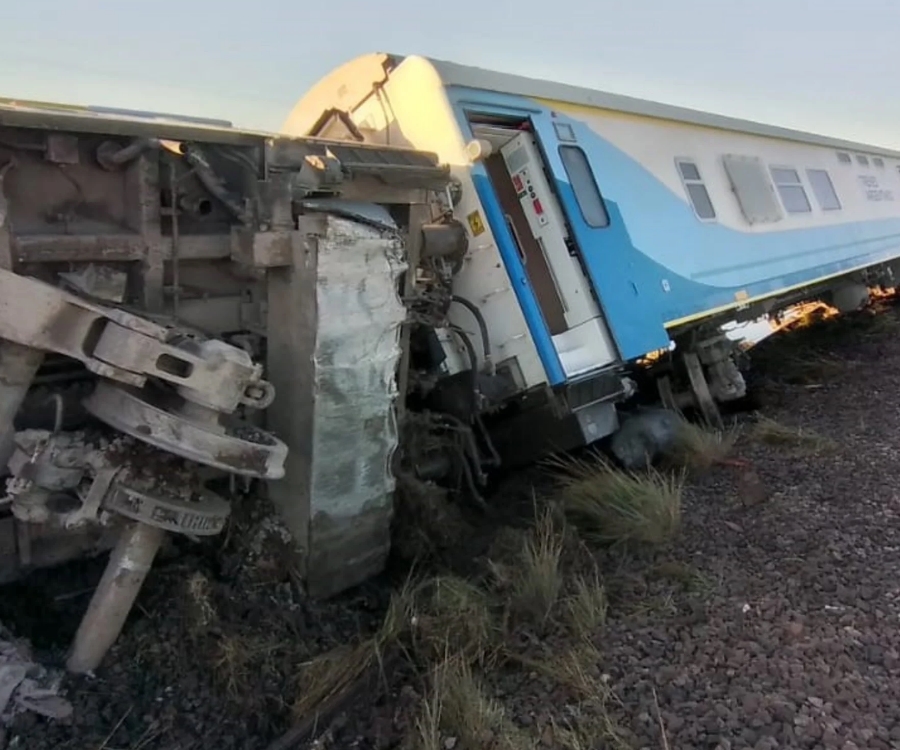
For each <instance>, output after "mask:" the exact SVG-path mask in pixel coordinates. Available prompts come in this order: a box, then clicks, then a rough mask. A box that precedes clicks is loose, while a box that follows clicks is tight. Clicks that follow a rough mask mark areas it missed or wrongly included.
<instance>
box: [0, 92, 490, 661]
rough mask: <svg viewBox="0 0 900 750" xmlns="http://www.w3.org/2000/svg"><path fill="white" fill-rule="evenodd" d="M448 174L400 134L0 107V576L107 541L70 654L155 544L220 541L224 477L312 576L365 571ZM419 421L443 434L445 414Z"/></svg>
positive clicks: (140, 572)
mask: <svg viewBox="0 0 900 750" xmlns="http://www.w3.org/2000/svg"><path fill="white" fill-rule="evenodd" d="M448 178H449V175H448V172H447V170H446V168H445V167H442V166H440V165H438V163H437V161H436V159H435V158H434V156H433V155H430V154H423V153H418V152H413V151H410V150H406V149H394V148H379V147H367V146H357V145H353V146H348V145H346V144H345V145H342V144H335V143H332V144H327V143H326V142H323V141H315V140H311V139H280V138H274V139H272V138H266V137H263V136H259V135H254V134H246V133H240V132H236V131H234V132H232V131H225V130H212V129H208V128H207V129H204V128H198V127H196V126H193V125H186V124H177V123H162V124H161V123H159V122H155V123H145V122H139V121H137V120H134V119H124V118H115V117H108V118H101V117H97V116H91V115H80V114H72V113H68V114H62V113H52V112H47V111H43V112H41V111H36V110H28V109H12V108H9V109H2V110H0V467H2V468H3V469H6V471H0V476H4V475H5V477H6V480H5V492H0V583H7V582H11V581H14V580H18V579H22V578H24V577H26V576H27V575H28V573H29V572H30V571H33V570H35V569H38V568H51V567H54V566H56V565H59V564H61V563H65V562H67V561H71V560H74V559H77V558H80V557H87V556H95V555H99V554H101V553H105V552H110V555H109V562H108V565H107V568H106V572H105V574H104V575H103V578H102V580H101V581H100V583H99V586H98V587H97V589H96V590H95V591H94V594H93V597H92V599H91V602H90V604H89V606H88V608H87V611H86V612H85V614H84V618H83V620H82V622H81V624H80V627H79V629H78V632H77V635H76V637H75V641H74V643H73V645H72V648H71V650H70V654H69V657H68V668H69V669H70V670H71V671H73V672H79V673H81V672H89V671H91V670H93V669H94V668H95V667H97V666H98V665H99V664H100V663H101V661H102V659H103V657H104V655H105V653H106V652H107V650H108V648H109V647H110V645H111V644H112V643H113V642H114V640H115V639H116V637H117V635H118V633H119V632H120V630H121V628H122V626H123V623H124V621H125V618H126V616H127V614H128V612H129V609H130V607H131V605H132V603H133V602H134V600H135V597H136V596H137V594H138V592H139V589H140V588H141V585H142V583H143V581H144V579H145V577H146V575H147V573H148V571H149V570H150V567H151V565H152V563H153V560H154V558H155V556H156V554H157V551H158V550H159V549H160V546H161V545H162V544H163V543H164V542H165V541H166V536H167V535H169V534H179V535H183V536H185V537H188V538H191V539H194V540H198V539H199V538H201V537H209V536H211V535H217V534H221V533H222V532H223V529H225V528H226V526H227V524H228V520H229V516H230V513H231V508H232V500H233V499H235V498H236V497H238V496H239V495H240V494H241V491H242V490H243V491H244V493H245V494H253V495H259V494H262V493H264V494H267V495H268V497H269V498H270V499H271V501H272V503H273V505H274V506H275V507H276V508H277V509H278V511H279V512H280V515H281V519H282V522H283V524H284V525H285V526H286V527H287V529H288V530H289V532H290V534H291V537H292V541H293V546H294V548H295V552H296V557H297V569H298V570H299V571H300V573H301V574H302V575H303V576H304V579H305V580H304V582H305V583H306V586H307V589H308V590H309V592H310V593H312V594H314V595H327V594H330V593H335V592H337V591H341V590H343V589H346V588H347V587H349V586H351V585H354V584H355V583H358V582H360V581H361V580H363V579H365V578H366V577H368V576H370V575H372V574H373V573H377V572H378V571H379V569H380V568H381V567H382V566H383V562H384V559H385V558H386V556H387V550H388V546H389V536H390V524H391V505H392V493H393V490H394V481H395V480H394V471H393V466H392V464H393V463H396V460H395V454H396V453H397V450H396V449H397V447H398V442H399V438H398V427H397V417H398V411H400V412H401V415H400V416H401V417H402V412H403V409H402V406H403V404H402V401H401V402H399V403H398V400H397V393H398V387H397V379H396V373H397V372H400V373H401V381H404V380H405V377H404V376H403V373H406V372H407V368H406V361H407V359H408V358H409V357H410V356H414V357H416V358H418V357H420V354H419V353H418V350H416V353H413V354H411V349H410V347H409V346H407V339H408V337H409V327H408V326H406V325H405V321H406V319H407V309H406V306H407V305H409V306H410V307H411V308H412V310H413V315H414V316H420V317H421V319H423V320H428V321H433V320H434V318H435V316H438V317H439V316H440V315H441V312H442V310H443V309H444V307H443V306H445V305H446V304H449V303H451V302H452V300H450V299H449V298H447V297H445V296H442V292H441V289H442V286H441V284H440V283H439V281H435V282H434V283H426V285H425V286H424V287H422V286H421V284H417V282H416V279H417V277H418V276H424V277H429V274H431V278H433V279H436V280H439V278H440V277H441V275H442V274H446V273H447V271H446V269H447V268H450V267H452V265H453V264H454V263H459V262H460V259H461V257H462V254H464V252H465V233H464V232H463V231H462V228H461V227H460V226H458V225H456V224H455V223H453V222H450V221H447V220H446V216H445V215H444V214H445V212H444V210H443V209H442V208H441V205H440V200H442V199H443V197H444V196H445V195H446V188H447V184H448ZM419 265H421V266H422V270H421V271H420V272H419V273H415V272H410V273H407V269H408V268H409V267H410V266H411V267H412V268H413V269H416V267H417V266H419ZM417 290H418V291H417ZM418 343H419V342H418V341H417V345H418ZM424 346H425V348H426V349H427V341H426V342H425V344H424ZM426 356H427V355H426ZM263 363H265V366H264V365H263ZM406 388H407V385H406V383H405V382H401V383H400V392H401V393H405V392H406ZM460 393H465V394H467V395H464V396H462V397H459V398H460V401H459V403H460V404H462V405H463V407H468V406H469V401H468V399H469V398H470V397H474V394H475V390H474V389H473V387H472V384H471V383H469V382H464V383H461V390H460ZM451 398H452V397H451ZM273 405H274V407H275V408H270V407H273ZM398 407H399V409H398ZM461 418H462V417H461ZM413 421H416V420H413ZM417 421H418V423H424V424H427V427H428V429H427V430H426V433H427V439H426V440H424V441H423V443H422V446H421V448H422V449H423V450H426V443H428V440H429V439H430V440H431V441H432V443H434V442H435V440H437V442H438V443H443V444H444V445H451V446H457V445H459V446H460V450H461V451H465V450H466V448H465V440H466V439H467V438H469V437H470V436H471V432H469V433H465V430H463V431H461V432H459V433H458V434H457V433H453V435H452V437H451V438H446V437H444V438H443V439H442V433H443V432H446V431H450V432H452V431H453V430H454V429H455V428H457V427H459V425H457V424H456V423H455V422H454V421H453V418H452V416H450V415H449V414H447V415H445V416H443V417H441V418H440V419H438V418H435V417H427V416H425V415H424V414H423V415H420V416H419V417H417ZM401 424H406V422H401ZM403 429H404V430H406V429H407V428H406V427H403ZM463 434H466V438H462V437H460V435H463ZM445 452H446V451H445ZM401 454H402V451H401ZM449 455H451V456H456V455H459V451H454V450H450V451H449ZM396 459H399V460H400V461H401V462H403V461H408V460H409V459H408V457H406V456H402V455H398V456H396ZM420 460H423V461H424V458H422V459H420ZM251 490H252V493H251V492H250V491H251Z"/></svg>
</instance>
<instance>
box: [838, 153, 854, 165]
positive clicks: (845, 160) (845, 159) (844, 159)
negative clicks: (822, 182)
mask: <svg viewBox="0 0 900 750" xmlns="http://www.w3.org/2000/svg"><path fill="white" fill-rule="evenodd" d="M837 157H838V161H839V162H841V163H842V164H851V163H852V159H851V158H850V154H845V153H844V152H843V151H838V155H837Z"/></svg>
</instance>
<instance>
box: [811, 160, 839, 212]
mask: <svg viewBox="0 0 900 750" xmlns="http://www.w3.org/2000/svg"><path fill="white" fill-rule="evenodd" d="M806 177H807V179H808V180H809V184H810V185H811V186H812V190H813V194H814V195H815V196H816V200H817V201H818V203H819V206H820V207H821V209H822V210H823V211H838V210H840V208H841V201H840V200H839V199H838V197H837V193H836V192H835V190H834V184H833V183H832V182H831V176H830V175H829V174H828V171H827V170H825V169H807V170H806Z"/></svg>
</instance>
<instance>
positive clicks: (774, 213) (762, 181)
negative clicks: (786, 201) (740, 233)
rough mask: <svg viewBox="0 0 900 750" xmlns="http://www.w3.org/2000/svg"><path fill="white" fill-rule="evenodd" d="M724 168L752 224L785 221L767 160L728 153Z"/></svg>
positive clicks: (723, 159)
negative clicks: (767, 166)
mask: <svg viewBox="0 0 900 750" xmlns="http://www.w3.org/2000/svg"><path fill="white" fill-rule="evenodd" d="M722 165H723V166H724V167H725V173H726V174H727V175H728V180H729V182H730V183H731V189H732V190H733V191H734V195H735V197H736V198H737V199H738V203H739V204H740V206H741V212H742V213H743V214H744V218H746V219H747V223H748V224H773V223H775V222H776V221H781V220H782V219H783V218H784V212H783V211H782V208H781V203H779V201H778V197H777V196H776V195H775V188H774V186H773V185H772V180H771V178H770V177H769V172H768V170H767V169H766V165H765V164H764V163H763V160H762V159H760V158H759V157H758V156H742V155H740V154H724V155H723V156H722Z"/></svg>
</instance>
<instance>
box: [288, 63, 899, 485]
mask: <svg viewBox="0 0 900 750" xmlns="http://www.w3.org/2000/svg"><path fill="white" fill-rule="evenodd" d="M283 130H284V131H285V132H286V133H289V134H293V135H313V136H325V137H329V138H339V139H343V140H345V141H347V142H350V143H359V144H366V143H377V144H384V145H388V144H390V145H394V146H404V147H412V148H417V149H424V150H427V151H430V152H434V153H436V154H437V155H438V157H439V159H440V160H441V161H443V162H446V163H448V164H449V165H450V167H451V171H452V173H453V178H454V183H453V185H452V187H451V200H452V204H453V207H454V208H453V212H454V216H455V217H456V218H457V219H458V220H459V221H460V222H461V223H463V224H464V226H465V228H466V231H467V234H468V238H469V244H470V248H469V252H468V253H467V255H466V256H465V258H464V259H463V260H462V263H460V264H459V265H458V266H457V267H456V268H455V269H454V273H453V276H452V280H451V282H450V284H449V287H448V292H447V293H448V294H450V295H451V297H450V298H451V299H452V300H453V304H451V305H450V306H449V307H448V309H447V321H448V325H447V326H445V327H443V328H442V327H439V326H428V325H421V326H419V327H418V329H417V330H416V331H415V332H414V335H413V340H414V341H415V342H418V344H419V345H418V348H417V349H415V350H414V351H415V353H416V356H415V358H414V360H413V366H414V371H415V372H416V376H417V377H418V379H419V381H420V382H422V383H425V384H426V386H427V390H428V391H429V393H428V396H429V397H430V398H431V401H432V402H433V403H434V404H435V405H436V408H440V405H441V404H443V405H444V408H449V407H447V405H448V404H450V406H452V407H453V408H454V409H455V415H456V416H457V417H460V418H467V419H469V418H470V421H477V420H483V421H484V422H485V423H487V424H488V425H489V428H490V431H491V433H492V434H493V436H494V448H495V449H496V450H497V451H498V452H499V454H500V455H501V457H502V458H503V459H504V461H506V462H507V463H508V462H510V461H516V460H519V459H523V460H524V459H526V458H529V457H532V456H533V455H534V453H535V452H536V451H539V450H542V449H543V448H542V446H546V445H547V444H548V443H549V444H552V445H555V446H557V447H566V446H575V445H581V444H586V443H592V442H594V441H596V440H598V439H601V438H605V437H608V436H611V435H612V436H614V437H613V441H612V444H613V449H614V450H615V449H616V438H615V435H617V434H618V435H622V433H621V432H618V431H619V427H620V424H621V420H622V418H623V415H625V414H626V413H627V411H628V408H629V406H630V405H632V404H634V403H636V402H637V401H639V400H641V399H644V400H650V399H659V400H661V401H662V402H663V403H664V404H665V405H667V406H677V407H682V408H686V407H692V408H694V409H697V410H699V412H700V413H701V414H702V415H703V416H704V417H706V418H707V419H709V420H711V421H717V420H719V419H720V416H719V415H720V407H721V405H723V404H726V403H728V402H730V401H735V400H739V399H741V398H742V397H743V396H744V394H745V391H746V385H745V381H744V377H743V374H742V370H741V368H740V367H738V361H737V359H736V353H737V348H736V347H737V342H736V341H735V340H734V338H730V337H729V336H728V335H726V333H725V332H723V330H722V326H723V325H726V324H728V323H730V322H732V321H737V322H745V321H751V320H755V319H757V318H760V317H762V316H766V315H769V316H773V315H776V314H778V313H779V311H782V310H784V309H785V308H786V307H788V306H790V305H793V304H796V303H798V302H801V301H803V300H808V299H823V300H825V301H827V302H829V303H830V304H832V305H834V306H836V307H837V308H838V309H840V310H849V309H853V308H856V307H858V306H860V305H862V304H863V303H864V302H865V300H866V298H867V295H868V293H869V292H868V290H869V289H870V288H872V287H877V286H879V285H883V286H893V285H894V283H895V274H896V272H897V270H898V262H900V201H898V200H897V196H898V195H900V153H898V152H896V151H890V150H886V149H881V148H876V147H872V146H865V145H862V144H857V143H849V142H845V141H841V140H837V139H832V138H826V137H822V136H818V135H813V134H808V133H802V132H796V131H791V130H786V129H783V128H778V127H771V126H767V125H761V124H758V123H754V122H746V121H741V120H736V119H731V118H727V117H722V116H717V115H713V114H708V113H704V112H697V111H691V110H686V109H681V108H678V107H673V106H666V105H662V104H657V103H653V102H648V101H642V100H638V99H633V98H629V97H624V96H618V95H611V94H607V93H603V92H599V91H592V90H587V89H583V88H577V87H574V86H566V85H561V84H556V83H550V82H547V81H539V80H531V79H527V78H523V77H519V76H514V75H506V74H501V73H496V72H492V71H487V70H481V69H477V68H472V67H466V66H463V65H458V64H454V63H449V62H442V61H436V60H429V59H425V58H422V57H416V56H410V57H401V56H394V55H390V54H372V55H367V56H363V57H360V58H358V59H355V60H352V61H350V62H348V63H346V64H345V65H344V66H342V67H340V68H338V69H336V70H335V71H334V72H332V73H331V74H330V75H328V76H327V77H325V78H324V79H322V80H321V82H320V83H319V84H318V85H316V86H315V87H313V88H312V89H311V90H310V91H309V92H308V94H307V95H306V96H305V97H304V98H303V99H301V100H300V101H299V102H298V104H297V105H296V107H295V108H294V110H293V111H292V112H291V114H290V116H289V118H288V119H287V121H286V122H285V125H284V127H283ZM476 322H477V325H476ZM469 372H474V373H476V380H477V387H476V390H477V394H476V396H475V397H473V399H471V401H469V402H465V401H464V400H463V399H461V397H460V396H459V395H458V393H457V394H456V395H455V398H449V397H448V396H449V391H450V390H451V389H450V387H449V386H450V384H451V383H452V382H453V381H454V380H460V379H461V380H463V381H466V382H468V378H469V375H467V374H466V373H469ZM435 384H436V385H435ZM463 407H468V408H469V411H468V412H465V411H464V409H463ZM480 456H481V459H482V462H483V466H484V465H488V464H489V463H490V462H491V461H493V460H495V456H494V455H493V453H492V452H491V451H489V450H483V451H482V452H481V453H480ZM477 469H478V467H475V469H474V470H473V471H477Z"/></svg>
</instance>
